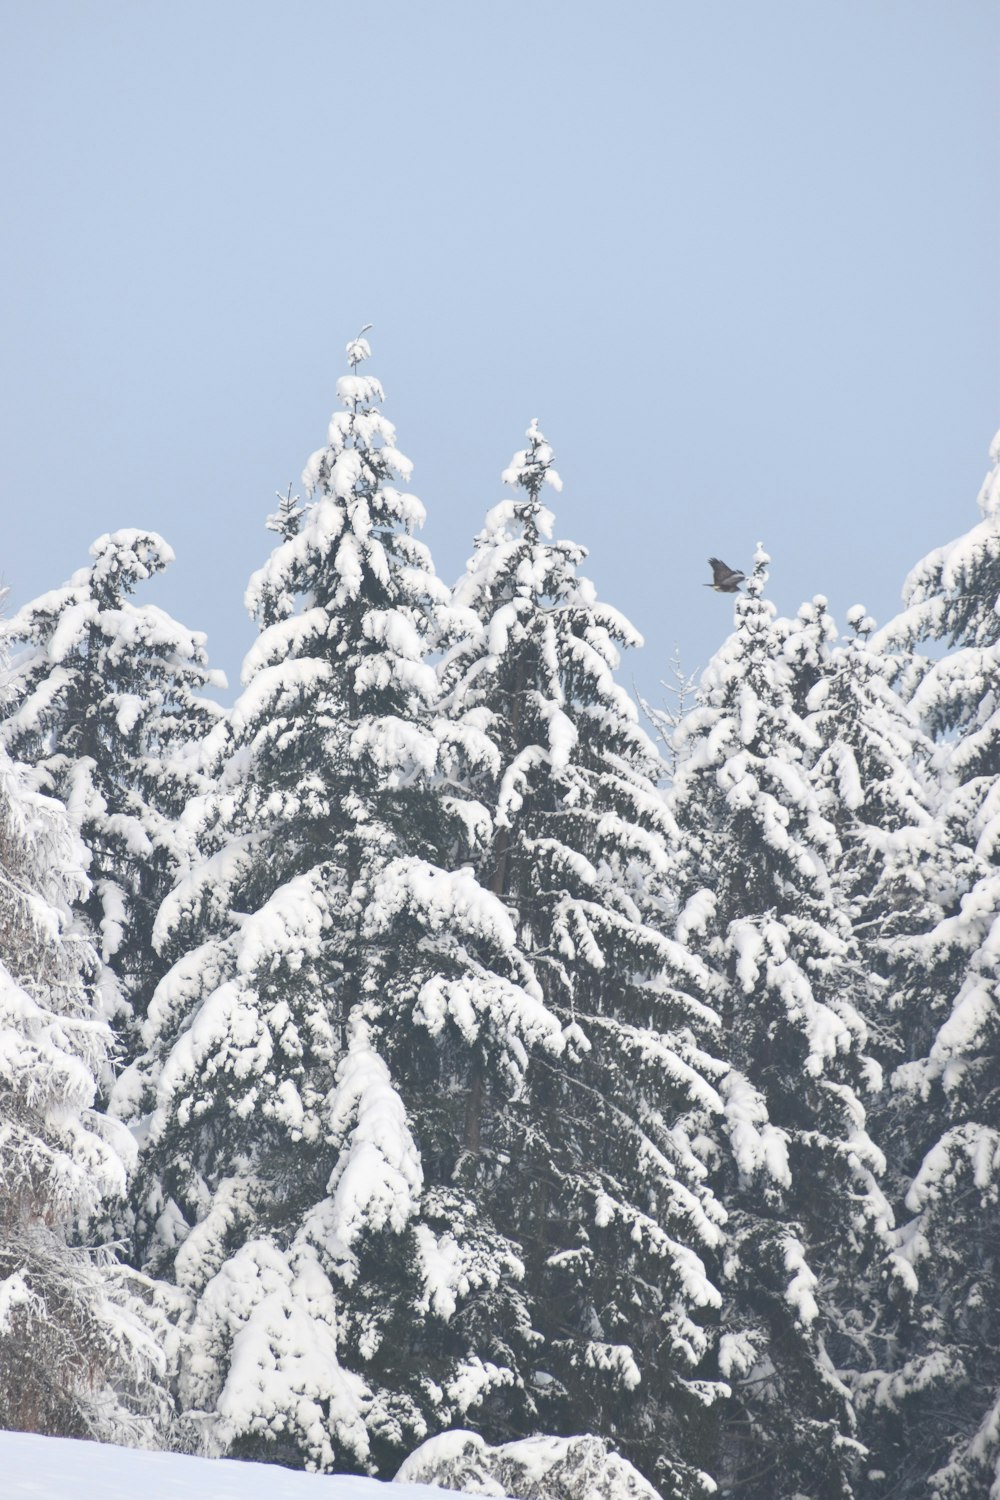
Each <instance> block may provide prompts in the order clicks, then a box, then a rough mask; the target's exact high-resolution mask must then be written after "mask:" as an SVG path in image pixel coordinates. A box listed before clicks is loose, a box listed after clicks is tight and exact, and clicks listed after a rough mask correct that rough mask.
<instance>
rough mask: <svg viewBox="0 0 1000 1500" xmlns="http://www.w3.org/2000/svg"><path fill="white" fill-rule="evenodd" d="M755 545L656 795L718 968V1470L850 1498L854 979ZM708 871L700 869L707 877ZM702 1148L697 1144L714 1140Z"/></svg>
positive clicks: (860, 1184) (858, 1357) (869, 1272)
mask: <svg viewBox="0 0 1000 1500" xmlns="http://www.w3.org/2000/svg"><path fill="white" fill-rule="evenodd" d="M768 562H769V559H768V557H767V555H766V553H764V552H763V551H762V550H761V549H760V548H758V551H757V554H756V557H755V562H754V569H753V573H752V575H751V577H750V578H749V579H748V581H747V584H746V594H745V596H741V597H740V598H739V600H738V601H737V603H736V629H735V631H734V633H733V634H732V635H731V636H730V638H729V640H728V641H727V642H726V644H725V645H724V646H723V647H722V649H721V650H720V651H719V652H718V653H717V655H716V656H715V658H714V659H713V661H712V662H711V663H710V664H709V666H708V668H707V669H706V671H705V673H704V676H703V678H702V681H701V685H700V690H699V697H700V702H699V704H698V706H697V707H696V708H694V709H693V710H692V712H691V713H690V714H689V715H688V717H687V718H686V720H685V721H684V722H683V723H682V724H681V726H680V727H679V729H678V731H677V734H676V736H675V746H676V753H677V765H676V769H675V777H674V784H673V789H672V795H671V807H672V811H673V813H674V816H675V818H676V820H677V823H678V826H679V829H680V833H681V836H682V839H683V845H682V849H681V858H680V860H679V868H680V876H679V879H680V895H681V897H682V899H683V901H684V903H685V904H684V907H683V910H682V915H681V922H680V928H679V931H680V933H681V935H682V936H683V937H684V938H685V939H686V941H687V942H688V943H689V944H690V945H691V946H692V948H693V949H694V951H695V952H696V953H698V954H699V955H700V956H702V957H703V959H704V960H705V961H706V962H708V963H709V964H710V965H711V966H712V968H713V969H714V970H716V971H717V972H719V973H721V974H722V975H724V976H725V980H726V986H725V994H724V997H723V1001H722V1013H723V1020H724V1036H725V1038H726V1046H727V1051H726V1057H727V1060H728V1061H729V1062H730V1063H731V1065H732V1071H731V1073H730V1074H729V1075H728V1076H727V1077H726V1078H725V1079H724V1080H723V1081H722V1083H721V1085H720V1087H721V1090H722V1092H723V1094H724V1096H725V1099H726V1104H727V1114H726V1121H727V1126H728V1129H727V1131H726V1132H724V1133H722V1134H721V1135H720V1137H719V1138H718V1141H717V1147H716V1156H715V1171H714V1175H713V1178H712V1181H713V1184H714V1186H715V1189H716V1192H717V1194H718V1196H719V1197H720V1199H721V1201H722V1203H723V1206H724V1207H725V1209H726V1211H727V1213H728V1215H729V1221H728V1230H727V1245H726V1276H727V1280H726V1292H727V1304H726V1307H725V1310H724V1316H723V1330H724V1331H723V1334H722V1337H721V1343H720V1349H719V1370H720V1373H721V1374H722V1375H723V1376H724V1377H726V1378H727V1379H729V1380H730V1381H731V1383H732V1390H733V1399H732V1402H731V1403H730V1404H729V1405H728V1406H727V1407H725V1408H720V1415H721V1426H720V1434H719V1443H720V1454H719V1461H718V1470H717V1477H718V1478H719V1480H720V1483H721V1484H722V1485H723V1489H724V1490H725V1487H726V1486H728V1487H729V1492H732V1493H734V1494H735V1493H738V1494H739V1495H740V1496H741V1497H743V1496H745V1497H748V1500H750V1497H752V1500H765V1497H766V1500H771V1497H773V1496H774V1495H776V1494H793V1493H802V1494H808V1495H814V1496H823V1497H824V1500H828V1497H834V1496H837V1497H842V1496H844V1497H846V1496H849V1495H851V1494H852V1481H851V1474H852V1471H853V1470H854V1469H855V1468H856V1466H857V1462H858V1458H859V1447H858V1443H857V1441H856V1437H855V1430H856V1422H855V1416H854V1412H853V1409H852V1401H851V1394H850V1391H849V1389H848V1387H847V1385H846V1384H845V1381H844V1380H843V1378H842V1377H841V1374H840V1373H838V1371H839V1370H843V1369H855V1368H857V1367H858V1366H859V1365H860V1366H861V1367H862V1368H864V1367H865V1366H866V1365H867V1364H868V1362H869V1361H871V1360H873V1359H877V1357H878V1351H875V1352H874V1353H873V1351H872V1350H871V1349H869V1348H868V1347H867V1344H866V1339H865V1329H864V1318H865V1312H866V1309H867V1308H868V1306H869V1305H870V1302H871V1300H872V1298H873V1295H874V1292H873V1287H872V1280H873V1278H874V1277H877V1276H878V1275H880V1274H883V1273H884V1270H885V1267H886V1265H887V1263H888V1261H889V1246H888V1240H887V1233H888V1229H889V1223H890V1217H891V1216H890V1211H889V1207H888V1204H887V1203H886V1200H885V1198H884V1196H883V1194H882V1192H881V1190H880V1187H879V1184H878V1178H879V1175H880V1174H881V1171H882V1168H883V1160H882V1155H881V1152H880V1151H879V1150H878V1148H877V1147H876V1146H875V1145H874V1144H873V1142H872V1140H871V1139H870V1137H869V1134H868V1132H867V1129H866V1124H865V1109H864V1106H863V1104H862V1098H863V1097H864V1096H865V1095H866V1094H868V1093H870V1092H871V1091H872V1090H873V1089H874V1088H876V1087H877V1085H878V1082H879V1069H878V1066H877V1064H876V1063H875V1062H874V1061H873V1060H872V1059H871V1058H869V1056H868V1055H867V1053H866V1044H867V1026H866V1022H865V1018H864V1012H865V1010H866V1008H867V1004H868V999H869V997H868V993H867V981H866V978H865V975H864V973H863V969H862V966H861V965H860V964H859V962H858V960H857V954H856V950H855V948H854V947H853V945H852V940H851V932H850V924H849V922H848V920H847V917H846V914H845V913H844V912H842V911H841V910H839V909H838V906H837V903H836V900H835V897H834V891H833V888H832V885H831V876H830V872H831V869H832V867H833V865H834V864H835V862H836V861H837V860H839V859H840V857H841V849H840V846H839V844H838V842H837V837H836V833H835V830H834V828H833V827H832V825H831V823H830V822H829V820H828V819H827V818H826V817H825V816H824V815H823V812H822V809H821V807H820V805H819V803H818V799H817V793H816V789H815V787H814V785H813V783H812V781H811V779H810V775H809V771H810V765H811V762H812V760H813V758H814V757H815V755H816V753H817V752H818V751H819V749H820V742H819V740H818V739H817V737H816V735H815V733H814V732H813V731H812V730H811V729H810V728H809V726H808V725H807V724H806V723H805V722H804V721H803V719H802V717H801V716H800V714H799V713H798V712H797V711H796V707H795V696H796V691H797V685H798V680H799V679H798V668H799V665H800V660H801V653H797V652H796V651H792V652H791V653H790V655H786V654H785V651H784V647H785V644H786V642H788V641H789V640H790V639H792V638H793V637H794V635H795V634H796V632H795V631H794V630H790V629H789V627H788V624H787V622H783V623H782V622H777V621H776V620H775V612H774V608H773V605H771V604H770V603H769V602H768V601H767V600H766V599H765V597H764V588H765V584H766V579H767V571H766V569H767V564H768ZM706 875H707V876H708V877H709V879H710V886H709V887H708V888H706ZM710 1159H711V1154H710Z"/></svg>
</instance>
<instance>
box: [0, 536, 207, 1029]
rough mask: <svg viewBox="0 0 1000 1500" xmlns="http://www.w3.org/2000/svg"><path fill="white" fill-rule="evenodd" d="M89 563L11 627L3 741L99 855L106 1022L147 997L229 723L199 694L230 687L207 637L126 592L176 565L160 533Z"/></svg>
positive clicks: (95, 896)
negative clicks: (194, 800) (166, 918)
mask: <svg viewBox="0 0 1000 1500" xmlns="http://www.w3.org/2000/svg"><path fill="white" fill-rule="evenodd" d="M90 554H91V558H92V559H93V561H92V563H91V565H90V566H89V567H86V568H81V569H79V570H78V571H77V572H76V573H74V575H73V577H72V578H71V580H70V582H69V583H68V584H66V585H65V586H64V587H62V588H59V589H53V590H51V591H50V592H48V593H46V594H43V595H42V596H41V597H40V598H38V599H35V600H33V601H32V602H31V603H28V604H26V605H24V606H23V607H22V608H21V609H20V610H19V611H18V612H17V614H15V615H14V616H13V618H12V619H11V620H9V621H8V622H6V624H5V625H4V627H3V631H2V634H3V636H4V638H5V639H6V640H8V641H13V642H20V643H22V649H21V650H20V651H19V652H18V654H17V656H16V657H15V658H14V660H13V663H12V665H11V666H10V668H9V669H8V670H7V671H6V672H5V673H3V675H2V678H0V687H2V689H3V693H4V701H3V703H2V704H0V742H2V743H3V744H5V745H6V746H7V747H8V748H9V749H10V750H11V752H12V753H13V754H14V755H16V756H17V757H18V758H19V759H20V760H22V761H25V762H26V763H28V764H30V765H31V766H33V767H34V769H35V774H36V783H37V785H38V786H39V787H40V788H41V789H42V790H43V791H45V792H49V793H54V794H55V795H57V796H58V797H59V798H60V799H61V800H62V801H63V802H64V803H65V804H66V806H67V808H68V810H69V813H70V817H71V819H72V820H73V822H74V824H75V826H76V828H77V829H78V830H79V831H80V833H81V834H82V836H83V839H84V843H85V844H86V845H87V847H88V849H90V851H91V853H92V859H93V863H92V866H91V876H92V887H91V891H90V895H89V897H88V901H87V918H88V920H89V922H90V923H91V932H92V935H93V937H94V940H95V942H96V943H97V945H98V947H99V950H100V952H101V955H102V958H103V960H104V962H105V964H106V965H107V966H108V967H107V969H106V971H105V982H102V991H103V992H104V993H105V995H106V997H107V999H106V1003H107V1005H108V1007H109V1013H110V1012H113V1011H114V1010H115V1009H116V1008H118V1007H119V1006H121V1005H124V1006H125V1007H126V1008H127V1007H128V1006H129V1005H132V1006H135V1005H136V1004H138V1005H139V1008H140V1009H141V1008H142V1007H143V1006H144V1002H145V999H147V998H148V990H149V989H150V988H151V983H150V980H151V969H150V965H151V961H152V949H151V943H150V934H151V930H152V924H153V919H154V917H155V914H156V906H157V904H158V902H159V900H160V899H161V898H162V896H163V895H164V894H165V892H166V891H167V890H168V889H169V888H170V886H171V885H172V884H173V881H174V879H175V878H176V877H177V875H178V874H179V873H180V872H181V871H182V870H183V869H184V868H185V867H186V864H187V860H188V857H189V855H190V853H191V849H190V842H189V839H188V835H187V831H186V829H185V826H184V822H183V814H184V811H185V808H186V805H187V803H188V801H189V799H190V798H191V797H192V796H193V795H194V794H195V793H196V792H197V791H198V790H199V789H200V786H201V777H200V771H199V766H198V761H199V757H200V750H201V742H202V740H203V739H204V738H205V736H207V735H208V733H209V731H210V730H211V728H212V727H213V726H214V725H216V724H217V723H218V722H219V721H220V719H221V718H222V716H223V710H222V709H221V708H220V707H219V706H218V705H217V704H215V703H213V702H212V701H211V700H209V699H207V698H206V697H205V696H204V689H205V688H206V687H207V686H209V685H213V686H218V687H224V686H225V681H226V679H225V676H224V675H223V674H222V673H221V672H215V671H212V670H211V669H210V668H209V667H208V665H207V659H206V653H205V636H204V635H203V634H202V633H200V632H198V631H191V630H187V629H186V628H185V627H184V626H183V625H181V624H179V623H178V622H177V621H176V620H174V619H172V618H171V617H170V615H168V614H167V613H166V612H165V611H164V610H162V609H159V608H157V607H156V606H155V605H150V604H136V603H133V602H132V600H131V599H130V598H129V597H128V596H129V595H130V594H131V593H132V592H133V591H134V589H135V588H136V586H137V585H138V584H139V583H140V582H142V581H144V580H147V579H149V578H151V577H152V576H153V575H154V574H156V573H158V572H160V571H161V570H162V569H163V568H165V567H166V566H167V565H168V564H169V563H170V562H171V561H172V559H173V555H174V554H173V552H172V550H171V549H170V547H168V546H167V544H166V542H164V540H163V538H162V537H160V536H158V535H157V533H156V532H152V531H143V530H121V531H115V532H112V533H110V534H105V535H104V536H101V537H98V539H97V540H96V541H95V542H94V544H93V546H92V547H91V549H90ZM140 991H142V992H143V993H142V996H141V997H140Z"/></svg>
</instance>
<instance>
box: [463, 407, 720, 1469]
mask: <svg viewBox="0 0 1000 1500" xmlns="http://www.w3.org/2000/svg"><path fill="white" fill-rule="evenodd" d="M527 436H528V446H527V448H525V449H524V450H523V451H521V452H519V453H517V454H516V455H515V456H514V459H513V462H512V464H511V465H510V467H509V468H508V469H507V470H506V471H505V472H504V475H503V478H504V480H505V482H506V483H508V484H509V485H511V487H512V488H513V489H514V490H515V492H516V496H515V498H512V499H509V500H507V501H505V502H503V503H501V504H500V505H498V506H496V507H495V508H494V509H493V510H492V511H491V512H490V513H489V515H488V517H487V520H486V526H485V529H484V530H483V532H482V533H481V534H480V536H479V537H478V539H477V543H476V551H475V554H474V556H473V557H472V559H471V561H470V563H469V565H468V570H467V572H466V574H465V576H464V578H463V579H462V580H461V581H460V582H459V584H458V586H457V588H456V590H455V594H454V598H455V602H456V604H457V605H458V606H459V607H460V608H462V609H464V610H467V611H469V612H470V614H471V620H470V622H469V624H468V626H467V629H466V633H465V635H464V637H463V638H462V639H460V640H459V641H458V642H457V643H456V644H455V645H454V646H453V647H452V649H451V651H450V652H448V653H446V655H445V657H444V658H443V662H442V667H441V677H442V683H443V687H444V689H445V692H446V695H447V696H446V699H445V702H446V706H447V708H448V711H449V713H450V715H451V716H452V719H453V721H454V722H455V724H457V725H459V726H461V727H462V729H463V733H475V734H480V733H481V734H484V735H486V736H487V737H488V739H489V741H490V742H491V744H492V745H493V746H495V747H496V754H495V756H494V757H492V758H490V757H486V756H484V757H482V758H481V760H480V764H479V769H478V771H477V772H475V773H474V774H473V776H472V788H473V791H474V793H475V795H476V797H477V798H478V799H479V800H481V801H483V802H484V803H486V805H487V806H488V807H489V810H490V814H491V818H492V823H493V830H494V831H493V834H492V837H491V838H490V839H489V841H488V842H487V843H485V844H484V845H482V846H481V847H480V848H478V849H472V850H471V851H470V857H471V858H473V859H474V860H475V863H476V868H477V870H478V872H479V876H480V879H481V880H482V882H483V884H484V885H487V886H488V887H489V888H490V890H492V891H493V892H495V893H496V895H497V896H498V897H500V898H501V899H502V900H503V901H504V903H505V904H506V905H507V906H509V907H510V908H511V909H512V910H513V912H514V913H515V919H516V924H517V932H518V938H519V942H520V943H521V945H522V947H523V948H524V950H525V951H526V952H527V953H528V955H529V956H530V958H531V961H532V963H533V965H534V968H535V972H536V974H537V976H538V980H539V983H540V984H541V987H542V992H543V994H544V997H545V1003H546V1005H547V1007H548V1008H549V1010H550V1011H551V1012H552V1013H553V1014H554V1015H555V1016H557V1017H558V1019H559V1021H560V1023H561V1024H562V1026H563V1027H564V1028H565V1032H566V1035H567V1037H568V1038H569V1039H570V1041H571V1045H570V1047H569V1048H568V1049H567V1051H566V1052H565V1053H564V1054H563V1055H562V1056H559V1057H548V1058H542V1059H540V1060H539V1063H538V1064H537V1065H536V1066H534V1067H533V1068H532V1069H531V1071H530V1072H529V1075H528V1080H527V1088H526V1091H525V1094H524V1095H523V1097H522V1098H521V1099H519V1100H517V1101H515V1102H514V1103H513V1105H510V1104H508V1103H507V1101H505V1100H503V1099H497V1098H495V1097H494V1096H493V1094H492V1092H491V1090H490V1089H489V1088H487V1087H479V1088H477V1089H476V1090H475V1091H474V1092H473V1093H472V1094H470V1109H471V1110H472V1111H473V1113H474V1120H475V1123H474V1128H473V1130H472V1131H471V1132H470V1134H469V1137H468V1140H469V1146H470V1150H475V1151H476V1153H477V1155H478V1158H479V1165H478V1173H477V1176H478V1182H479V1191H480V1192H481V1193H484V1194H487V1195H491V1196H492V1197H493V1199H494V1201H496V1202H497V1211H498V1212H499V1209H500V1201H499V1199H498V1192H499V1191H502V1192H503V1194H504V1195H505V1197H504V1201H505V1202H506V1204H507V1212H508V1213H509V1215H510V1222H511V1224H512V1227H513V1233H514V1235H515V1237H516V1238H517V1239H518V1240H519V1241H520V1243H521V1244H522V1245H523V1247H524V1257H525V1262H526V1266H527V1273H526V1290H527V1292H528V1294H529V1296H530V1297H531V1298H532V1299H533V1314H534V1317H535V1319H536V1323H537V1327H538V1329H539V1332H540V1333H541V1334H542V1336H543V1340H544V1341H543V1342H542V1343H541V1344H540V1345H539V1348H538V1351H537V1358H536V1367H535V1373H534V1395H535V1407H534V1411H533V1412H531V1413H529V1416H530V1422H531V1428H529V1429H528V1430H532V1428H533V1429H537V1428H538V1427H541V1428H542V1429H543V1430H548V1431H558V1432H572V1431H576V1432H587V1431H589V1432H593V1433H597V1434H599V1435H600V1436H602V1437H605V1438H610V1439H612V1440H613V1441H614V1442H615V1443H616V1444H617V1445H619V1446H620V1447H621V1449H622V1451H623V1452H624V1453H626V1454H627V1455H628V1457H629V1458H630V1459H631V1460H632V1461H633V1462H634V1463H636V1464H637V1465H638V1466H639V1467H640V1468H641V1469H642V1470H643V1471H644V1472H645V1473H646V1474H648V1475H649V1476H650V1478H651V1479H653V1480H654V1481H655V1483H656V1484H657V1487H658V1488H659V1489H660V1490H661V1491H662V1492H663V1494H664V1495H667V1496H677V1497H681V1496H695V1495H701V1494H704V1493H707V1492H709V1491H710V1489H711V1481H710V1480H709V1479H708V1477H707V1476H706V1473H705V1461H706V1457H707V1456H708V1455H707V1453H706V1449H705V1445H704V1442H703V1434H704V1432H705V1430H706V1426H707V1425H708V1424H707V1422H706V1415H705V1414H706V1409H707V1408H709V1407H710V1406H711V1404H712V1402H713V1401H714V1400H716V1399H718V1398H719V1397H720V1396H721V1395H722V1394H723V1387H721V1386H720V1385H714V1386H713V1385H712V1384H711V1383H709V1382H707V1381H704V1380H702V1379H701V1378H700V1365H701V1363H702V1360H703V1358H704V1355H705V1352H706V1348H707V1346H708V1344H709V1342H710V1339H711V1326H710V1325H711V1323H712V1321H713V1319H714V1314H715V1310H716V1308H717V1307H718V1304H719V1293H718V1291H717V1290H716V1287H715V1286H714V1285H713V1283H712V1281H711V1279H710V1277H709V1275H708V1273H707V1269H706V1264H705V1261H706V1257H707V1256H708V1255H710V1254H711V1253H713V1252H714V1251H715V1250H716V1248H717V1247H718V1246H719V1244H720V1242H721V1228H720V1220H721V1218H722V1215H721V1213H720V1210H719V1207H718V1204H717V1203H716V1202H715V1201H714V1199H713V1197H712V1195H711V1193H710V1192H709V1191H707V1190H706V1187H705V1184H704V1176H705V1170H704V1167H703V1165H702V1163H701V1161H700V1159H699V1158H698V1156H697V1154H696V1152H695V1150H694V1148H693V1145H692V1141H691V1139H690V1132H691V1122H692V1121H695V1120H698V1121H700V1118H701V1114H702V1113H703V1112H707V1113H709V1114H711V1113H712V1112H713V1111H717V1110H720V1109H721V1100H720V1098H719V1095H718V1093H717V1091H716V1089H715V1087H714V1083H713V1080H714V1079H715V1078H716V1077H717V1076H718V1075H719V1074H721V1073H722V1072H723V1071H724V1069H723V1068H722V1067H721V1066H720V1065H718V1064H716V1063H715V1061H714V1059H713V1057H712V1055H711V1053H710V1052H708V1051H706V1050H705V1049H706V1046H707V1045H709V1044H714V1043H715V1042H716V1041H717V1031H718V1017H717V1015H716V1013H715V1011H714V1010H713V1009H712V1004H711V996H712V983H713V982H712V977H711V975H710V974H709V973H708V971H707V970H706V968H705V966H704V965H703V964H701V963H699V962H698V961H697V960H694V959H692V958H691V957H690V956H689V955H688V954H687V952H686V951H685V950H684V948H683V947H682V945H681V944H679V943H677V942H676V941H674V940H673V939H671V938H669V937H667V936H664V935H663V932H662V931H661V930H660V929H661V927H663V926H665V925H666V922H667V917H668V915H669V910H668V903H667V899H666V896H665V893H664V882H665V876H666V873H667V869H668V860H667V854H666V843H667V841H668V840H670V839H671V838H672V836H673V827H672V823H671V820H670V818H669V816H668V814H667V811H666V808H665V805H664V801H663V797H662V795H661V794H660V793H659V791H658V789H657V786H656V778H657V776H658V775H659V772H660V769H661V767H660V763H659V761H658V758H657V755H656V752H655V749H654V748H653V746H652V744H651V743H650V741H649V739H648V738H647V736H646V735H645V734H644V732H643V731H642V730H641V728H640V727H639V725H638V722H637V712H636V707H635V705H634V704H633V703H632V701H631V699H630V698H629V696H628V695H627V694H626V693H625V692H624V690H623V689H622V688H621V687H620V686H619V685H618V684H617V683H616V681H615V678H614V671H615V669H616V667H617V666H618V663H619V648H620V647H621V646H623V645H624V646H631V645H637V644H640V638H639V637H638V636H637V634H636V632H635V631H634V630H633V628H632V627H631V626H630V625H629V623H628V622H627V621H626V620H625V619H624V618H623V617H622V616H621V615H620V614H618V613H617V611H615V610H613V609H611V608H609V607H607V606H605V605H602V604H600V603H598V601H597V598H596V595H595V591H594V588H593V585H592V584H591V583H590V582H589V581H588V580H587V579H585V578H583V577H581V576H580V575H579V574H578V572H577V567H578V564H579V563H580V562H581V560H582V559H583V557H584V555H585V554H584V552H583V549H582V548H580V547H578V546H576V545H575V544H574V543H572V542H565V541H555V540H553V537H552V527H553V517H552V515H551V513H550V512H549V511H548V509H547V508H546V507H545V505H544V504H543V502H542V495H543V490H544V487H545V486H549V487H551V488H556V489H558V488H560V481H559V478H558V475H557V473H556V471H555V470H554V468H553V467H552V454H551V450H550V448H549V445H548V444H547V443H546V441H545V439H544V437H543V436H542V434H541V432H540V431H539V430H538V426H537V423H535V422H533V423H532V424H531V426H530V427H529V429H528V434H527ZM498 1162H499V1163H502V1164H503V1165H502V1170H501V1171H497V1169H496V1164H497V1163H498ZM493 1184H495V1186H493ZM491 1188H492V1194H491Z"/></svg>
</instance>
